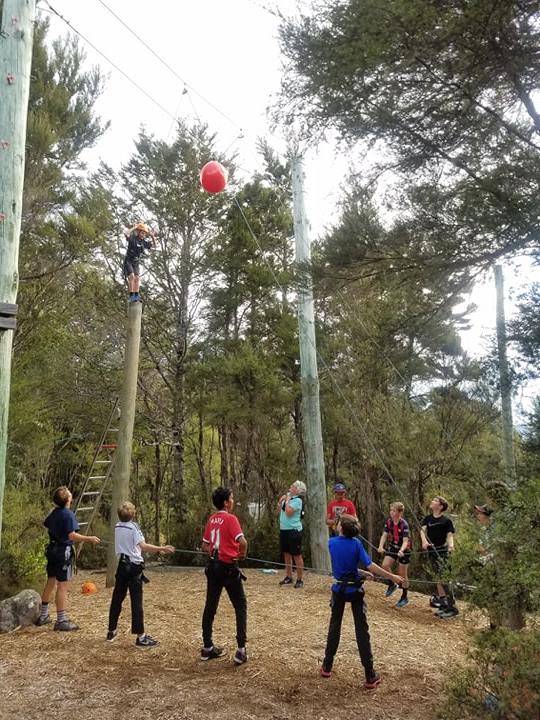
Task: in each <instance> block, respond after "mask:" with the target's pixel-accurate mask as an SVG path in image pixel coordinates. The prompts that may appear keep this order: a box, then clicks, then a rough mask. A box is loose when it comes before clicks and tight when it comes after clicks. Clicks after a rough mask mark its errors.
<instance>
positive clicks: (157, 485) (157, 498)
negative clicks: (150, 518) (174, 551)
mask: <svg viewBox="0 0 540 720" xmlns="http://www.w3.org/2000/svg"><path fill="white" fill-rule="evenodd" d="M154 452H155V457H156V475H155V482H154V541H155V543H156V545H160V544H161V543H160V541H159V536H160V527H161V483H162V480H163V477H162V469H161V448H160V446H159V442H157V441H156V445H155V450H154Z"/></svg>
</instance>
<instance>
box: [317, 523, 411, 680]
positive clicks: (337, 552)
mask: <svg viewBox="0 0 540 720" xmlns="http://www.w3.org/2000/svg"><path fill="white" fill-rule="evenodd" d="M338 528H339V535H338V536H337V537H332V538H330V540H329V541H328V549H329V550H330V558H331V560H332V575H333V576H334V578H335V579H336V582H335V583H334V584H333V585H332V598H331V600H330V607H331V608H332V614H331V616H330V625H329V628H328V639H327V641H326V651H325V654H324V660H323V664H322V668H321V675H322V676H323V677H325V678H328V677H330V675H331V674H332V665H333V663H334V656H335V654H336V652H337V649H338V646H339V640H340V636H341V623H342V620H343V611H344V610H345V603H350V606H351V610H352V614H353V618H354V628H355V634H356V643H357V645H358V652H359V653H360V660H361V662H362V665H363V666H364V672H365V674H366V682H365V684H364V687H365V688H367V689H368V690H372V689H374V688H376V687H377V686H378V685H380V683H381V678H380V676H379V674H378V673H376V672H375V668H374V666H373V654H372V652H371V642H370V638H369V626H368V623H367V617H366V605H365V602H364V588H363V581H364V580H365V578H366V577H373V575H379V576H380V577H384V578H386V579H387V580H392V581H393V582H395V583H396V584H397V585H401V583H402V582H403V578H401V577H400V576H399V575H393V574H392V573H390V572H387V571H386V570H384V569H383V568H382V567H380V566H379V565H377V564H376V563H374V562H372V560H371V558H370V557H369V555H368V554H367V552H366V551H365V550H364V547H363V545H362V543H361V542H360V540H359V539H358V535H359V534H360V525H359V523H358V520H357V519H356V518H355V517H353V516H352V515H346V514H344V515H342V516H341V517H340V519H339V524H338ZM359 566H362V567H363V568H364V569H365V570H367V573H365V572H364V573H362V574H361V573H360V571H359V569H358V568H359Z"/></svg>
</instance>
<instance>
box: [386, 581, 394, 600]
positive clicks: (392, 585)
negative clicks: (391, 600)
mask: <svg viewBox="0 0 540 720" xmlns="http://www.w3.org/2000/svg"><path fill="white" fill-rule="evenodd" d="M396 590H397V585H396V583H392V584H391V585H389V586H388V588H387V590H386V592H385V593H384V597H390V596H391V595H393V594H394V593H395V592H396Z"/></svg>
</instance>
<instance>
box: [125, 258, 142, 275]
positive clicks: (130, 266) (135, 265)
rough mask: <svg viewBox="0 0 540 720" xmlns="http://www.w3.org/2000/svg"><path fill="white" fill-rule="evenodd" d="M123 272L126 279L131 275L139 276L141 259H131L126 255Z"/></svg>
mask: <svg viewBox="0 0 540 720" xmlns="http://www.w3.org/2000/svg"><path fill="white" fill-rule="evenodd" d="M122 270H123V272H124V277H125V278H127V277H129V276H130V275H139V274H140V273H139V258H130V257H128V256H127V255H126V257H125V258H124V265H123V267H122Z"/></svg>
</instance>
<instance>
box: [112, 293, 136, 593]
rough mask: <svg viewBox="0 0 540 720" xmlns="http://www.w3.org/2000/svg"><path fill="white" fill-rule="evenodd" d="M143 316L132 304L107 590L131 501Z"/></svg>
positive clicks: (116, 462)
mask: <svg viewBox="0 0 540 720" xmlns="http://www.w3.org/2000/svg"><path fill="white" fill-rule="evenodd" d="M141 317H142V304H141V303H140V302H135V303H129V305H128V316H127V336H126V352H125V356H124V380H123V383H122V391H121V393H120V422H119V424H118V444H117V448H116V452H115V454H114V465H113V469H112V473H111V474H112V500H111V523H110V527H111V532H110V543H109V547H108V549H107V580H106V585H107V587H111V586H112V585H114V576H115V573H116V555H115V552H114V526H115V525H116V523H117V521H118V518H117V516H116V511H117V509H118V506H119V505H120V504H121V503H123V502H125V501H126V500H129V499H130V496H129V475H130V470H131V449H132V446H133V426H134V424H135V405H136V401H137V376H138V372H139V346H140V344H141Z"/></svg>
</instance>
